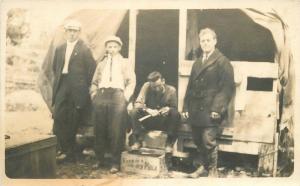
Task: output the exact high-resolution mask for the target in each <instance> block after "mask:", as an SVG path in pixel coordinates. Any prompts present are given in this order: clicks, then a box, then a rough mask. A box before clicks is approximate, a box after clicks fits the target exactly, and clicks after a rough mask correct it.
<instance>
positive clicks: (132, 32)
mask: <svg viewBox="0 0 300 186" xmlns="http://www.w3.org/2000/svg"><path fill="white" fill-rule="evenodd" d="M129 12H130V17H129V52H128V53H129V54H128V58H129V61H130V63H132V66H133V68H134V69H135V48H136V16H137V13H138V10H136V9H130V10H129Z"/></svg>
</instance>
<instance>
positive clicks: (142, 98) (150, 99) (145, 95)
mask: <svg viewBox="0 0 300 186" xmlns="http://www.w3.org/2000/svg"><path fill="white" fill-rule="evenodd" d="M165 106H168V107H170V108H173V109H175V110H177V94H176V89H175V88H174V87H173V86H171V85H167V84H165V92H164V93H163V94H162V95H161V96H158V95H157V94H156V93H155V92H154V91H151V90H150V83H149V82H146V83H144V85H143V86H142V88H141V90H140V93H139V95H138V97H137V99H136V101H135V104H134V107H135V108H145V107H147V108H151V109H160V108H162V107H165Z"/></svg>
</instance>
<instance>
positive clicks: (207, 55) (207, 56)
mask: <svg viewBox="0 0 300 186" xmlns="http://www.w3.org/2000/svg"><path fill="white" fill-rule="evenodd" d="M214 51H215V49H213V50H212V51H210V52H209V53H208V54H206V55H205V54H203V57H204V56H206V59H208V58H209V56H210V55H211V54H212V53H213V52H214Z"/></svg>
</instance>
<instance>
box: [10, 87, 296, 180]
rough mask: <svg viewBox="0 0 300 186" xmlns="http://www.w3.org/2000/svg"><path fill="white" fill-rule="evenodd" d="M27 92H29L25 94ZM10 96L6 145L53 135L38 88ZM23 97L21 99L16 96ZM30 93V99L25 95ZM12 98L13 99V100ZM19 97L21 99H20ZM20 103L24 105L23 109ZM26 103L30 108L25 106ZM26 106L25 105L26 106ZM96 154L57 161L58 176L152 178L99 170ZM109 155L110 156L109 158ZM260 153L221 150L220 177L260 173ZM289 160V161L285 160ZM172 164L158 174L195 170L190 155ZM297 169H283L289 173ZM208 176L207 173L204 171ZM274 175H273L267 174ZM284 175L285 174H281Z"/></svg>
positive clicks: (171, 175)
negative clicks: (73, 161) (97, 168)
mask: <svg viewBox="0 0 300 186" xmlns="http://www.w3.org/2000/svg"><path fill="white" fill-rule="evenodd" d="M24 95H26V96H24ZM12 97H13V98H12V99H9V98H10V97H7V100H8V101H7V106H8V107H7V108H10V110H7V112H6V113H5V134H6V135H8V136H9V139H6V140H5V145H6V146H9V145H14V144H18V143H21V142H24V140H25V141H26V139H27V138H28V139H29V140H30V139H32V138H33V137H34V136H36V135H41V134H43V135H49V134H51V133H52V132H51V130H52V123H53V121H52V118H51V113H50V112H49V111H48V109H47V107H46V105H45V104H44V103H43V104H40V103H41V101H40V100H41V98H40V97H38V96H37V94H36V93H34V92H25V93H23V94H22V95H19V96H15V95H14V96H12ZM16 97H20V99H16ZM24 97H26V99H24ZM32 99H37V101H36V102H38V103H36V104H34V106H32V105H31V104H26V103H32V102H33V100H32ZM10 100H12V101H11V102H12V103H10V102H9V101H10ZM18 100H19V101H18ZM19 105H22V109H21V111H20V107H19ZM24 105H25V106H26V105H27V106H26V108H25V107H24ZM23 107H24V108H23ZM95 161H96V160H95V157H94V156H92V155H91V154H85V155H84V154H82V155H80V157H79V158H78V161H77V163H64V164H58V165H57V173H56V175H57V178H78V179H90V178H91V179H93V178H96V179H99V178H150V177H149V176H144V175H137V174H129V173H123V172H119V173H117V174H110V173H109V169H110V167H109V165H106V166H104V168H102V169H99V170H93V169H92V165H93V164H94V163H95ZM108 161H109V159H107V162H108ZM257 162H258V160H257V156H250V155H241V154H235V153H222V152H220V153H219V162H218V173H219V174H218V175H219V177H226V178H230V177H257V176H258V173H257ZM283 163H285V162H283ZM172 164H173V166H172V168H171V169H170V171H169V172H168V173H167V174H163V175H159V176H158V177H157V178H185V177H187V174H188V173H191V172H193V171H194V170H195V168H194V167H193V164H192V162H191V160H190V159H180V158H175V157H173V158H172ZM292 171H293V170H292V169H291V170H282V172H287V173H289V174H287V175H283V176H289V175H290V173H291V172H292ZM203 176H207V175H205V174H204V175H203ZM263 176H270V175H263ZM281 176H282V175H281Z"/></svg>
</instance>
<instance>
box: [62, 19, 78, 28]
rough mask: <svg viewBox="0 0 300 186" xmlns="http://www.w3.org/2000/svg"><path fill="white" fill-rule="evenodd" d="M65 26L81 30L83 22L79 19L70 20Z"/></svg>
mask: <svg viewBox="0 0 300 186" xmlns="http://www.w3.org/2000/svg"><path fill="white" fill-rule="evenodd" d="M64 28H65V29H66V30H80V29H81V23H80V22H79V21H77V20H73V19H72V20H68V21H66V23H65V25H64Z"/></svg>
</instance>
